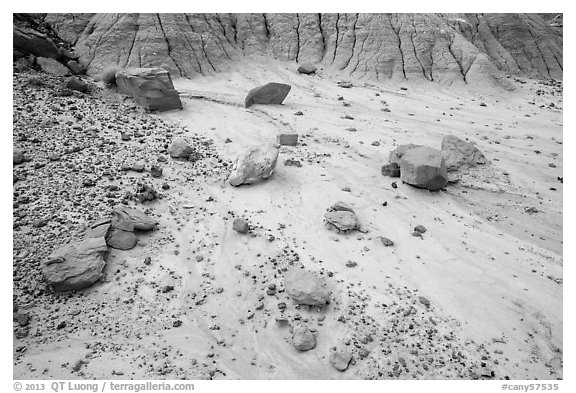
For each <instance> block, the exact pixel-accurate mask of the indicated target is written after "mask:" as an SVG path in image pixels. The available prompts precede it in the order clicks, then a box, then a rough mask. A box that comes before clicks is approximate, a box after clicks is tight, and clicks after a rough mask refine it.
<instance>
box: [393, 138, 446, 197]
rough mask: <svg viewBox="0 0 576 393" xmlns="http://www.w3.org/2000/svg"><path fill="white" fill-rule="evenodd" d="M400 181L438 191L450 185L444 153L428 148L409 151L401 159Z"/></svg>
mask: <svg viewBox="0 0 576 393" xmlns="http://www.w3.org/2000/svg"><path fill="white" fill-rule="evenodd" d="M399 166H400V179H401V180H402V181H403V182H405V183H408V184H410V185H413V186H415V187H419V188H426V189H428V190H430V191H437V190H439V189H441V188H443V187H445V186H446V184H448V171H447V169H446V164H445V162H444V157H443V156H442V152H441V151H440V150H438V149H434V148H431V147H428V146H418V147H414V148H412V149H409V150H407V151H406V152H405V153H404V154H403V155H402V156H401V158H400V162H399Z"/></svg>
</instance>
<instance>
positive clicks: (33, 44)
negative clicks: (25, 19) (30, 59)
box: [12, 26, 60, 59]
mask: <svg viewBox="0 0 576 393" xmlns="http://www.w3.org/2000/svg"><path fill="white" fill-rule="evenodd" d="M12 37H13V38H12V42H13V43H12V45H13V47H14V49H16V50H18V51H19V52H22V53H25V54H32V55H34V56H38V57H49V58H52V59H57V58H58V57H59V56H60V52H59V51H58V47H57V46H56V44H54V41H52V40H51V39H50V38H48V37H47V36H46V35H45V34H43V33H40V32H39V31H36V30H33V29H29V28H26V27H17V26H14V27H13V29H12Z"/></svg>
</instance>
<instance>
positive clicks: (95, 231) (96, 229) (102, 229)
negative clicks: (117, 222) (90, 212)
mask: <svg viewBox="0 0 576 393" xmlns="http://www.w3.org/2000/svg"><path fill="white" fill-rule="evenodd" d="M111 226H112V220H111V219H110V218H104V219H101V220H97V221H94V222H93V223H91V224H90V225H88V228H87V229H86V234H85V236H84V237H85V238H89V237H103V238H105V237H106V234H107V233H108V230H109V229H110V227H111Z"/></svg>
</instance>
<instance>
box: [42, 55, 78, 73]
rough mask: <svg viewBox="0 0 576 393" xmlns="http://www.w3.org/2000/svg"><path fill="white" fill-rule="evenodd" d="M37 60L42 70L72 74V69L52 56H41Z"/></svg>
mask: <svg viewBox="0 0 576 393" xmlns="http://www.w3.org/2000/svg"><path fill="white" fill-rule="evenodd" d="M36 62H37V63H38V64H39V65H40V68H42V71H44V72H46V73H48V74H52V75H56V76H66V75H70V70H69V69H68V68H67V67H66V66H65V65H63V64H62V63H60V62H58V61H57V60H54V59H52V58H50V57H39V58H37V59H36Z"/></svg>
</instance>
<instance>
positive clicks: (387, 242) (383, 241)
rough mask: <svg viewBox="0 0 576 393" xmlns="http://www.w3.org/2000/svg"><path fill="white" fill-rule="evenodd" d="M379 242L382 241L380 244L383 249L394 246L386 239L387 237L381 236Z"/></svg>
mask: <svg viewBox="0 0 576 393" xmlns="http://www.w3.org/2000/svg"><path fill="white" fill-rule="evenodd" d="M380 240H381V241H382V244H383V245H384V246H385V247H390V246H393V245H394V242H393V241H392V240H390V239H388V238H387V237H384V236H381V237H380Z"/></svg>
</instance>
